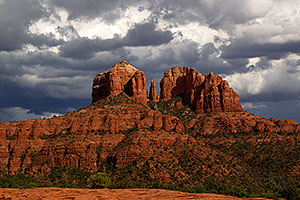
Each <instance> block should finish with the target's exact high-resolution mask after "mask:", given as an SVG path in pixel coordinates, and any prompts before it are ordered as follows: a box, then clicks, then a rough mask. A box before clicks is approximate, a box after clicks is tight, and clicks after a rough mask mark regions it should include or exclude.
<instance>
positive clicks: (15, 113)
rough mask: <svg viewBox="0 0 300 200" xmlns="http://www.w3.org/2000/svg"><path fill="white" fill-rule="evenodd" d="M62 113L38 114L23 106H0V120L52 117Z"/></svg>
mask: <svg viewBox="0 0 300 200" xmlns="http://www.w3.org/2000/svg"><path fill="white" fill-rule="evenodd" d="M60 115H62V114H60V113H50V112H43V113H41V114H36V113H33V112H31V111H30V110H29V109H26V108H22V107H9V108H0V121H11V120H13V121H19V120H26V119H38V118H52V117H54V116H60Z"/></svg>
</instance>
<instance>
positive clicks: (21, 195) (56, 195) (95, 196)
mask: <svg viewBox="0 0 300 200" xmlns="http://www.w3.org/2000/svg"><path fill="white" fill-rule="evenodd" d="M2 199H5V200H9V199H13V200H15V199H16V200H22V199H30V200H44V199H50V200H54V199H65V200H67V199H68V200H73V199H76V200H81V199H82V200H135V199H143V200H146V199H147V200H148V199H149V200H152V199H155V200H158V199H160V200H171V199H172V200H179V199H189V200H191V199H208V200H221V199H222V200H223V199H224V200H239V199H240V200H241V198H237V197H231V196H224V195H218V194H205V193H202V194H191V193H185V192H178V191H170V190H161V189H74V188H35V189H7V188H1V189H0V200H2ZM250 199H252V200H258V199H261V200H262V199H263V198H247V200H250ZM244 200H245V199H244Z"/></svg>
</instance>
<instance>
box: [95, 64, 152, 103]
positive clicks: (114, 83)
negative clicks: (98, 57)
mask: <svg viewBox="0 0 300 200" xmlns="http://www.w3.org/2000/svg"><path fill="white" fill-rule="evenodd" d="M121 92H125V93H126V94H127V95H128V96H129V97H132V99H133V100H135V101H136V102H138V103H142V104H144V105H146V104H147V102H148V93H147V90H146V78H145V74H144V72H142V71H140V70H138V69H136V68H135V67H133V66H132V65H130V64H128V63H127V62H126V61H122V62H119V63H117V64H115V65H114V66H113V67H112V68H111V69H110V70H108V71H106V72H104V73H99V74H97V76H96V77H95V78H94V80H93V89H92V103H93V102H96V101H98V100H100V99H104V98H106V97H108V96H110V95H117V94H120V93H121Z"/></svg>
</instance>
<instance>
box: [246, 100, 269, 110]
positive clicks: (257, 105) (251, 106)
mask: <svg viewBox="0 0 300 200" xmlns="http://www.w3.org/2000/svg"><path fill="white" fill-rule="evenodd" d="M242 106H243V108H244V109H261V108H267V106H266V105H264V104H253V103H249V102H248V103H243V104H242Z"/></svg>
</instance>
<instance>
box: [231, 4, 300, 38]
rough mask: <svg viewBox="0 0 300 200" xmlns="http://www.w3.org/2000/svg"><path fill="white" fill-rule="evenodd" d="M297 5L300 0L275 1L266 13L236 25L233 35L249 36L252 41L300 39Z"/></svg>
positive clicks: (299, 8) (236, 36) (299, 11)
mask: <svg viewBox="0 0 300 200" xmlns="http://www.w3.org/2000/svg"><path fill="white" fill-rule="evenodd" d="M258 5H259V4H258ZM295 5H300V0H291V1H274V3H273V6H272V7H270V9H269V11H268V13H267V14H266V15H263V16H262V17H260V18H255V19H253V20H252V21H250V22H248V23H243V24H238V25H236V26H235V28H234V29H233V30H232V36H234V37H235V38H237V39H241V38H247V39H248V40H247V41H248V42H251V43H253V42H255V43H267V42H269V43H283V42H287V41H291V40H300V32H299V27H300V7H299V6H295ZM255 7H256V9H257V6H255ZM256 9H254V10H256Z"/></svg>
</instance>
